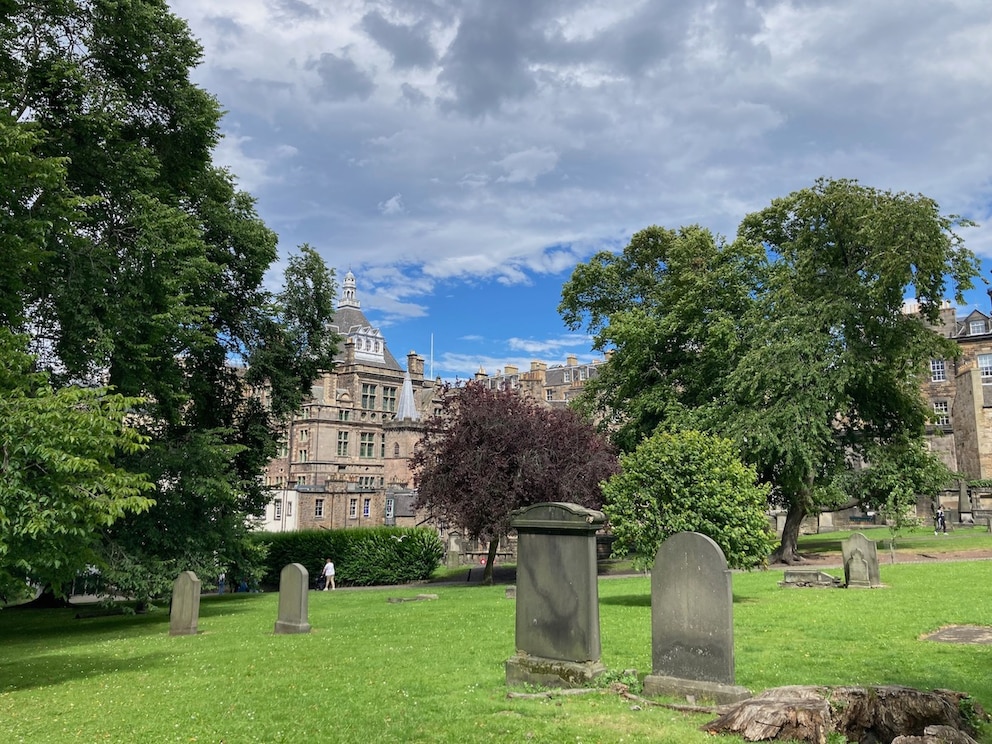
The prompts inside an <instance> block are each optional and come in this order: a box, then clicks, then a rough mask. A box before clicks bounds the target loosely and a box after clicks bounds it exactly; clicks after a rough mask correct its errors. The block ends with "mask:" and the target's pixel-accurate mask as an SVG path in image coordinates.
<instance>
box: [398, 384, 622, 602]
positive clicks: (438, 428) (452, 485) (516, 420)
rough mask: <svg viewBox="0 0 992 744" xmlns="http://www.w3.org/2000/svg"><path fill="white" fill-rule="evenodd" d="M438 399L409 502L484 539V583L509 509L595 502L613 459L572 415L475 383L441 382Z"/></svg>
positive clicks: (601, 441) (603, 442)
mask: <svg viewBox="0 0 992 744" xmlns="http://www.w3.org/2000/svg"><path fill="white" fill-rule="evenodd" d="M441 400H442V403H441V409H440V413H439V414H438V415H436V416H434V417H433V418H431V419H430V420H429V421H428V422H427V426H426V429H425V431H424V434H423V436H422V437H421V439H420V441H419V442H418V444H417V447H416V451H415V453H414V456H413V468H414V473H415V484H416V486H417V490H418V501H417V507H418V508H420V509H425V510H427V511H428V512H429V513H430V514H431V516H432V517H434V518H435V519H438V520H444V521H446V522H447V523H448V524H450V525H452V526H457V527H459V528H460V529H462V530H464V531H465V534H466V535H467V536H468V537H470V538H473V539H476V540H483V541H489V558H488V560H487V561H486V570H485V573H484V577H483V581H486V582H490V581H492V565H493V559H494V558H495V555H496V550H497V548H498V547H499V540H500V538H501V537H503V536H504V535H506V534H507V531H508V530H509V524H510V513H511V512H512V511H513V510H514V509H519V508H521V507H524V506H529V505H531V504H538V503H542V502H547V501H568V502H572V503H576V504H581V505H582V506H587V507H591V508H594V509H598V508H600V506H601V504H602V500H603V496H602V492H601V490H600V483H601V482H602V481H604V480H606V479H607V478H609V477H610V476H611V475H613V474H614V473H615V472H617V468H618V465H617V457H616V454H615V452H614V450H613V448H612V446H611V445H610V444H609V443H608V442H607V440H606V439H605V438H604V437H603V436H601V435H600V434H599V433H597V431H596V429H595V427H594V426H593V425H592V424H591V423H590V422H588V421H586V420H585V419H583V418H582V417H581V416H580V415H579V414H578V413H576V412H575V411H572V410H570V409H564V408H556V409H552V408H548V407H545V406H543V405H542V404H540V403H539V402H537V401H534V400H532V399H531V398H526V397H524V396H522V395H520V394H519V393H518V392H516V391H514V390H511V389H508V388H500V389H495V390H491V389H489V387H488V386H487V385H486V384H484V383H481V382H469V383H467V384H465V385H460V386H447V387H446V388H445V389H444V390H443V393H442V396H441Z"/></svg>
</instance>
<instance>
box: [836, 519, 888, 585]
mask: <svg viewBox="0 0 992 744" xmlns="http://www.w3.org/2000/svg"><path fill="white" fill-rule="evenodd" d="M840 550H841V555H842V556H843V559H844V583H845V584H847V586H848V588H852V589H855V588H861V589H866V588H872V587H879V586H881V585H882V580H881V577H880V574H879V571H878V546H877V544H876V543H875V541H874V540H869V539H868V538H867V537H865V536H864V535H863V534H862V533H860V532H855V533H854V534H852V535H851V536H850V537H849V538H847V539H846V540H844V541H843V542H842V543H841V544H840Z"/></svg>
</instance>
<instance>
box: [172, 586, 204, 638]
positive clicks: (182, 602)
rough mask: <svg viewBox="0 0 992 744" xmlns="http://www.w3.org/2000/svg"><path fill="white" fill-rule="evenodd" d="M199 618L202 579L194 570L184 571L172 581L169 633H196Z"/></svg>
mask: <svg viewBox="0 0 992 744" xmlns="http://www.w3.org/2000/svg"><path fill="white" fill-rule="evenodd" d="M199 620H200V580H199V579H198V578H196V574H195V573H193V572H192V571H183V572H182V573H181V574H179V576H178V577H177V578H176V580H175V581H174V582H173V583H172V607H171V608H170V609H169V635H170V636H174V635H196V624H197V623H198V622H199Z"/></svg>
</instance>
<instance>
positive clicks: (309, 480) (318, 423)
mask: <svg viewBox="0 0 992 744" xmlns="http://www.w3.org/2000/svg"><path fill="white" fill-rule="evenodd" d="M332 328H333V330H334V331H335V332H336V333H337V334H338V335H339V336H340V337H341V344H340V353H339V355H338V357H337V358H336V359H335V365H334V369H333V370H332V371H329V372H325V373H324V374H322V375H321V377H320V378H319V379H317V380H314V382H313V385H312V387H311V394H310V396H309V398H307V399H306V400H305V401H304V402H303V405H302V407H301V410H300V412H299V413H298V414H297V415H296V416H294V417H293V419H292V420H291V421H290V422H289V425H288V426H287V428H286V429H285V431H284V432H283V437H282V442H283V444H282V445H281V449H280V452H279V456H278V457H276V458H275V459H273V460H272V461H271V462H270V463H269V465H268V467H267V468H266V469H265V472H264V474H263V478H264V483H265V485H266V486H268V487H269V488H271V489H272V492H273V499H272V501H271V502H270V503H269V505H268V507H267V509H266V514H265V518H264V520H263V523H262V525H261V526H262V528H263V529H266V530H270V531H282V530H293V529H314V528H326V529H341V528H345V527H365V526H375V525H384V524H389V525H398V526H412V525H414V524H416V522H417V518H416V514H415V513H414V510H413V499H414V495H415V494H414V492H413V479H412V474H411V472H410V469H409V461H410V456H411V455H412V453H413V448H414V446H415V444H416V442H417V440H418V439H419V438H420V427H421V425H422V421H423V420H424V418H425V417H427V416H429V415H431V414H433V409H432V402H433V398H434V390H435V389H436V387H437V386H436V381H435V380H426V379H424V360H423V358H422V357H420V356H418V355H417V354H416V352H414V351H411V352H410V353H409V354H407V356H406V360H405V362H406V367H405V368H404V367H403V366H401V365H400V363H399V362H398V361H397V360H396V358H395V357H394V356H393V354H392V353H391V352H390V350H389V348H388V346H387V345H386V340H385V338H384V337H383V335H382V333H381V331H380V330H379V329H378V328H375V327H373V326H372V325H371V324H370V323H369V321H368V319H367V318H366V317H365V315H364V313H363V312H362V310H361V303H360V302H359V300H358V297H357V293H356V283H355V276H354V275H353V274H352V273H351V272H350V271H349V272H348V274H347V275H346V276H345V278H344V281H343V283H342V297H341V300H340V301H339V302H338V306H337V311H336V312H335V315H334V320H333V324H332Z"/></svg>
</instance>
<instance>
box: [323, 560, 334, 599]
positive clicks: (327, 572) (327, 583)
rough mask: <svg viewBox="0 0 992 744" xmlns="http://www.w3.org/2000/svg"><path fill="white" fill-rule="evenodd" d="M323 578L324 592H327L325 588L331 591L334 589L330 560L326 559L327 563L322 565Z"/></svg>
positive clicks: (332, 565) (332, 567)
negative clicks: (329, 588)
mask: <svg viewBox="0 0 992 744" xmlns="http://www.w3.org/2000/svg"><path fill="white" fill-rule="evenodd" d="M321 573H322V575H323V577H324V591H325V592H326V591H327V587H331V589H336V588H337V587H335V586H334V564H333V563H331V559H330V558H328V559H327V563H325V564H324V570H323V571H322V572H321Z"/></svg>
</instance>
